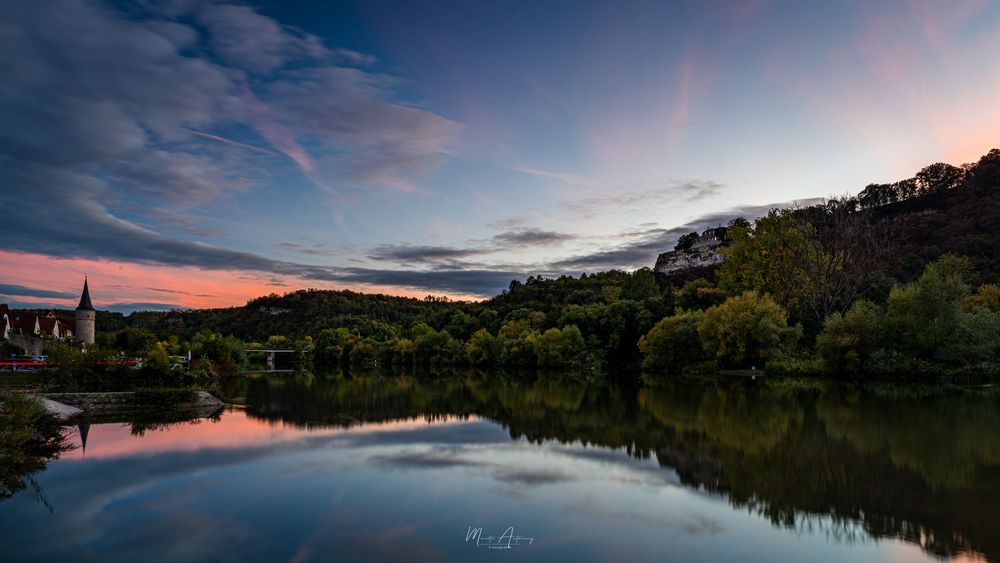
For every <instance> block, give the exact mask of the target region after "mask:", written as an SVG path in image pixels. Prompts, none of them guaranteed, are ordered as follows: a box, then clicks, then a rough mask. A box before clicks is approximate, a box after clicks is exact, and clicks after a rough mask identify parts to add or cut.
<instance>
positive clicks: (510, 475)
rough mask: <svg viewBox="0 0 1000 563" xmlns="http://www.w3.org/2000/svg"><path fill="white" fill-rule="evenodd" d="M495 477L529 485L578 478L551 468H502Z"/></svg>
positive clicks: (516, 483) (513, 483)
mask: <svg viewBox="0 0 1000 563" xmlns="http://www.w3.org/2000/svg"><path fill="white" fill-rule="evenodd" d="M493 477H494V478H495V479H496V480H497V481H502V482H504V483H507V484H510V485H523V486H527V487H533V486H538V485H552V484H555V483H565V482H566V481H573V480H575V479H576V478H575V477H574V476H572V475H569V474H567V473H564V472H561V471H552V470H549V469H502V470H499V471H497V472H496V473H495V474H494V476H493Z"/></svg>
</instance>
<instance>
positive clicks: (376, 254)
mask: <svg viewBox="0 0 1000 563" xmlns="http://www.w3.org/2000/svg"><path fill="white" fill-rule="evenodd" d="M482 252H483V251H482V250H480V249H477V248H454V247H450V246H418V245H408V244H383V245H380V246H377V247H375V248H374V249H372V251H371V253H370V254H369V255H368V257H369V258H371V259H372V260H391V261H393V262H399V263H402V264H425V263H428V262H439V261H441V260H458V259H461V258H467V257H469V256H474V255H476V254H482Z"/></svg>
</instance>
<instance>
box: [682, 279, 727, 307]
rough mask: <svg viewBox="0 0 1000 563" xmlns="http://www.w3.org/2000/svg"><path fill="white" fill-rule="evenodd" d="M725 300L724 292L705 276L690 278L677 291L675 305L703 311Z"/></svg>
mask: <svg viewBox="0 0 1000 563" xmlns="http://www.w3.org/2000/svg"><path fill="white" fill-rule="evenodd" d="M725 300H726V292H725V291H723V290H721V289H719V288H717V287H715V286H714V285H712V283H711V282H709V281H708V280H706V279H705V278H698V279H696V280H691V281H689V282H687V283H686V284H684V286H683V287H681V288H680V290H678V291H677V294H676V301H677V306H678V307H680V308H681V309H686V310H697V311H704V310H705V309H708V308H709V307H711V306H712V305H718V304H719V303H722V302H723V301H725Z"/></svg>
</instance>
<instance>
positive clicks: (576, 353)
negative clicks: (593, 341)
mask: <svg viewBox="0 0 1000 563" xmlns="http://www.w3.org/2000/svg"><path fill="white" fill-rule="evenodd" d="M585 353H586V345H585V344H584V342H583V335H582V334H581V333H580V329H578V328H576V327H575V326H573V325H569V326H566V327H563V328H562V329H558V328H550V329H549V330H546V331H545V332H544V333H542V335H541V336H540V337H539V338H538V339H537V345H536V346H535V355H536V357H537V361H538V366H539V367H543V368H556V367H569V366H575V365H579V364H580V363H581V362H582V360H583V356H584V354H585Z"/></svg>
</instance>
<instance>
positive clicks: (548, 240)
mask: <svg viewBox="0 0 1000 563" xmlns="http://www.w3.org/2000/svg"><path fill="white" fill-rule="evenodd" d="M576 238H579V237H577V236H576V235H572V234H568V233H558V232H555V231H543V230H540V229H515V230H510V231H506V232H503V233H499V234H497V235H495V236H493V238H491V239H489V240H486V241H483V240H478V241H469V246H467V247H456V246H430V245H409V244H383V245H380V246H377V247H375V248H374V249H372V251H371V253H370V254H369V255H368V257H369V258H371V259H372V260H388V261H392V262H397V263H399V264H414V265H426V264H446V265H451V266H459V265H461V266H463V267H467V266H469V264H468V263H462V262H460V261H461V260H463V259H465V258H470V257H473V256H482V255H486V254H493V253H494V252H500V251H504V250H512V249H520V248H528V247H534V246H552V245H556V244H561V243H563V242H566V241H569V240H573V239H576Z"/></svg>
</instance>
